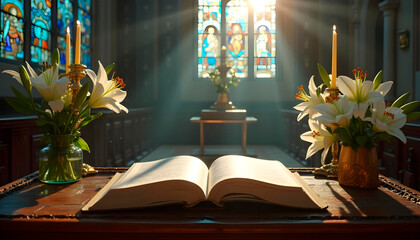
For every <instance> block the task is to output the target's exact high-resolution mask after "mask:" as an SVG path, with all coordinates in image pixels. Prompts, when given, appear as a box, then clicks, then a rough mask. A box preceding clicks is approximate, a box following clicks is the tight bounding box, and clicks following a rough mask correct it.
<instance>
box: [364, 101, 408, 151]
mask: <svg viewBox="0 0 420 240" xmlns="http://www.w3.org/2000/svg"><path fill="white" fill-rule="evenodd" d="M406 119H407V116H406V115H405V114H404V113H403V112H402V110H401V108H397V107H388V108H386V107H385V101H379V102H376V103H374V104H373V108H372V117H369V118H366V120H368V121H370V122H372V123H373V130H374V131H376V132H386V133H388V134H389V135H392V136H395V137H397V138H398V139H400V140H401V141H402V142H403V143H406V142H407V138H406V137H405V135H404V133H403V132H402V131H401V130H400V129H401V128H402V127H403V126H404V124H405V122H406Z"/></svg>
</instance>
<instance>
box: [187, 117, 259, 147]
mask: <svg viewBox="0 0 420 240" xmlns="http://www.w3.org/2000/svg"><path fill="white" fill-rule="evenodd" d="M190 121H191V122H192V123H200V151H201V153H203V152H204V124H205V123H242V150H243V151H244V153H246V125H247V123H255V122H257V121H258V120H257V119H256V118H255V117H246V119H243V120H214V119H212V120H209V119H206V120H203V119H201V117H192V118H191V119H190Z"/></svg>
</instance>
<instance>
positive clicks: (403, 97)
mask: <svg viewBox="0 0 420 240" xmlns="http://www.w3.org/2000/svg"><path fill="white" fill-rule="evenodd" d="M409 96H410V93H409V92H406V93H404V94H403V95H401V96H400V97H399V98H398V99H397V100H395V101H394V102H393V103H392V105H391V107H397V108H399V107H401V106H402V105H403V104H404V103H405V102H406V101H407V99H408V97H409Z"/></svg>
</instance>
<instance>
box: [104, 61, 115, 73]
mask: <svg viewBox="0 0 420 240" xmlns="http://www.w3.org/2000/svg"><path fill="white" fill-rule="evenodd" d="M114 66H115V63H111V64H109V65H108V66H107V67H106V68H105V71H106V74H109V73H110V72H111V71H112V69H114Z"/></svg>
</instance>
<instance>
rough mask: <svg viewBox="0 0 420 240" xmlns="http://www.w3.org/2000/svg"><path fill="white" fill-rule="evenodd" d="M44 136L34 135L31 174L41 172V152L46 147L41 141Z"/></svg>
mask: <svg viewBox="0 0 420 240" xmlns="http://www.w3.org/2000/svg"><path fill="white" fill-rule="evenodd" d="M42 136H43V134H35V135H32V141H31V172H35V171H38V170H39V151H40V150H41V149H42V148H44V147H45V146H46V144H45V143H43V142H42V141H41V138H42Z"/></svg>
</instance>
